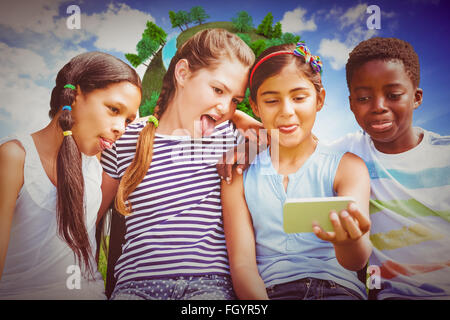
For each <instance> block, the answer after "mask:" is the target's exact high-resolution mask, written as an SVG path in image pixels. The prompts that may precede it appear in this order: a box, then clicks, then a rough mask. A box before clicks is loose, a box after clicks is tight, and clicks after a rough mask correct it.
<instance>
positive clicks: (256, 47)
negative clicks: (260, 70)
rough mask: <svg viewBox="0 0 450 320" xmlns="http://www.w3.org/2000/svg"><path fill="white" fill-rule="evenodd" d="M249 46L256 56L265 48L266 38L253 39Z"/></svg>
mask: <svg viewBox="0 0 450 320" xmlns="http://www.w3.org/2000/svg"><path fill="white" fill-rule="evenodd" d="M250 48H251V49H252V50H253V52H254V53H255V56H256V57H258V56H259V55H260V54H261V53H262V52H263V51H264V50H266V48H267V43H266V40H264V39H259V40H256V41H253V42H252V44H251V45H250Z"/></svg>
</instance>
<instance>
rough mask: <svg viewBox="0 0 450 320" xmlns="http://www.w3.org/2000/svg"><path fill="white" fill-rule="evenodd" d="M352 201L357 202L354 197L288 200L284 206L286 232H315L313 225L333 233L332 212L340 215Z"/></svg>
mask: <svg viewBox="0 0 450 320" xmlns="http://www.w3.org/2000/svg"><path fill="white" fill-rule="evenodd" d="M352 201H353V202H354V201H355V200H354V199H353V198H352V197H324V198H303V199H287V200H286V202H285V203H284V206H283V228H284V232H286V233H303V232H313V229H312V228H313V224H318V225H319V226H320V227H321V228H322V229H323V230H324V231H327V232H328V231H333V230H334V229H333V225H332V224H331V221H330V211H331V210H334V211H336V212H337V213H339V211H341V210H343V209H345V208H347V206H348V204H349V203H350V202H352Z"/></svg>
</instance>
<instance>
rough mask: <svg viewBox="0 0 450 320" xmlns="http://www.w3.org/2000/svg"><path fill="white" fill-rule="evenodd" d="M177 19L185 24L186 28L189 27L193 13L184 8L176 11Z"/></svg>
mask: <svg viewBox="0 0 450 320" xmlns="http://www.w3.org/2000/svg"><path fill="white" fill-rule="evenodd" d="M176 19H177V21H178V22H179V23H180V25H181V24H184V26H185V27H186V29H189V23H191V22H192V18H191V15H190V14H189V12H187V11H184V10H180V11H178V12H177V13H176Z"/></svg>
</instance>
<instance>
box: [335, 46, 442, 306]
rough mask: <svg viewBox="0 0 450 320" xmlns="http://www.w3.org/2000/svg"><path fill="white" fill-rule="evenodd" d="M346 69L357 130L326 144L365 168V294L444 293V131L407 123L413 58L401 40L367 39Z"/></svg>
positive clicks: (414, 81) (414, 80) (414, 97)
mask: <svg viewBox="0 0 450 320" xmlns="http://www.w3.org/2000/svg"><path fill="white" fill-rule="evenodd" d="M346 74H347V83H348V87H349V91H350V96H349V100H350V108H351V110H352V112H353V113H354V115H355V118H356V121H357V122H358V124H359V125H360V126H361V128H362V129H363V132H357V133H354V134H349V135H347V136H345V137H344V138H342V139H340V140H338V141H336V142H335V143H334V144H333V145H334V146H336V147H338V148H341V149H345V150H349V151H351V152H353V153H355V154H356V155H358V156H360V157H361V158H362V159H363V160H364V161H365V163H366V165H367V167H368V169H369V173H370V178H371V189H372V191H371V201H370V217H371V221H372V228H371V236H370V238H371V241H372V244H373V253H372V255H371V257H370V260H369V263H368V265H369V267H370V268H369V270H370V271H371V272H374V273H373V274H372V275H371V277H370V279H369V281H368V283H369V284H371V285H370V287H375V288H376V289H379V290H375V291H372V293H375V294H376V295H374V294H372V295H371V296H372V297H374V296H376V298H378V299H449V298H450V136H440V135H438V134H436V133H433V132H429V131H426V130H424V129H422V128H418V127H412V119H413V112H414V110H415V109H416V108H418V107H419V105H420V104H421V103H422V95H423V91H422V89H420V88H418V86H419V80H420V67H419V58H418V56H417V54H416V52H415V51H414V49H413V48H412V46H411V45H410V44H409V43H407V42H405V41H402V40H399V39H396V38H372V39H369V40H366V41H363V42H361V43H360V44H359V45H358V46H356V47H355V48H354V49H353V51H352V52H351V53H350V56H349V59H348V62H347V65H346ZM378 271H379V273H378ZM377 277H379V278H377ZM379 280H381V281H379Z"/></svg>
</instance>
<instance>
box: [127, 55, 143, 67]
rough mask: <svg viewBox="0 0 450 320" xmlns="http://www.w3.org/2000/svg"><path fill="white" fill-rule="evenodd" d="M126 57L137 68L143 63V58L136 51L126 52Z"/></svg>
mask: <svg viewBox="0 0 450 320" xmlns="http://www.w3.org/2000/svg"><path fill="white" fill-rule="evenodd" d="M125 58H127V60H128V61H129V62H130V63H131V65H132V66H133V67H135V68H137V67H138V65H140V64H141V63H142V60H141V59H140V58H139V56H138V55H137V54H134V53H125Z"/></svg>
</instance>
